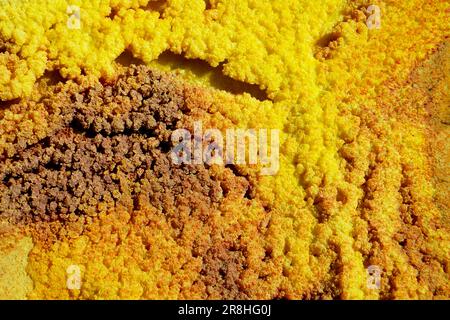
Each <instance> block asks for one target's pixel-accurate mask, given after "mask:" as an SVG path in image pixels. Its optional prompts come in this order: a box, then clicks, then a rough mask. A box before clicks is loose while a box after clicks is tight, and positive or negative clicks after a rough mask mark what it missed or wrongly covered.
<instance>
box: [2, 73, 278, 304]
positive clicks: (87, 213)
mask: <svg viewBox="0 0 450 320" xmlns="http://www.w3.org/2000/svg"><path fill="white" fill-rule="evenodd" d="M191 92H192V90H190V89H189V90H185V88H184V87H183V86H182V85H181V84H180V83H179V82H177V81H175V79H173V78H172V77H171V76H169V75H163V74H160V73H158V72H156V71H153V70H151V69H148V68H146V67H143V66H139V67H136V66H131V67H130V68H126V69H125V70H124V73H123V74H122V75H120V76H119V77H118V79H117V80H116V81H114V82H112V83H100V82H96V83H94V84H92V83H90V84H89V85H88V86H87V87H83V84H81V85H75V84H67V85H65V86H63V87H62V88H59V92H58V94H57V95H55V97H56V98H54V99H52V98H51V97H50V98H44V99H43V101H44V102H43V103H44V104H46V110H48V111H49V112H48V114H47V115H46V117H47V118H50V119H47V121H48V123H52V124H53V126H51V127H50V128H47V129H46V134H44V135H43V136H42V137H36V136H35V135H31V136H29V137H28V139H26V138H24V137H20V136H19V137H18V136H15V137H14V134H15V133H16V132H14V131H12V132H11V136H10V138H9V140H10V141H12V143H10V144H7V145H6V147H5V148H4V153H3V158H2V161H1V162H0V174H1V176H0V179H1V181H2V184H1V185H0V194H1V202H0V217H1V218H2V219H3V220H7V221H8V222H9V223H12V224H14V225H22V226H26V227H27V228H29V229H30V230H31V231H30V232H31V235H32V236H33V238H34V240H35V241H37V242H38V243H41V245H42V248H44V250H49V249H50V248H51V246H52V243H56V242H57V241H69V242H70V241H72V240H71V239H76V238H78V237H79V236H81V235H83V234H84V235H88V237H94V238H96V237H97V236H96V235H94V234H92V233H91V232H90V231H89V230H91V227H89V225H90V224H92V223H94V222H93V221H95V220H96V219H97V218H99V217H101V216H102V215H103V213H108V212H110V213H111V212H112V211H114V210H119V211H123V210H125V211H126V212H130V213H132V212H141V213H142V212H147V213H146V215H148V218H149V217H151V216H152V215H154V214H155V212H156V214H157V215H159V216H161V217H163V219H164V221H165V223H167V224H168V225H169V226H170V230H171V234H172V236H173V237H174V239H175V241H177V242H179V244H180V246H182V247H185V248H187V249H188V250H191V251H192V257H191V259H199V258H200V259H201V260H202V264H201V268H200V269H199V273H198V277H199V278H198V279H197V281H196V282H195V285H194V287H195V288H202V289H201V292H202V293H201V294H202V296H203V297H204V298H207V297H210V298H220V299H222V298H225V299H236V298H240V299H243V298H250V297H251V296H252V294H254V293H252V290H251V289H249V288H248V287H244V286H243V283H242V281H243V280H242V277H243V274H244V272H246V266H247V264H248V262H247V260H248V259H249V258H250V255H251V254H252V253H251V252H250V251H249V250H250V249H249V248H248V246H249V245H248V244H245V243H246V241H244V242H242V241H237V240H236V239H239V238H240V237H241V236H243V235H244V230H245V229H248V228H249V227H250V228H251V229H252V228H253V231H251V232H252V233H253V234H254V235H253V237H252V240H251V241H252V242H255V241H256V242H262V241H261V236H262V235H261V234H260V231H262V230H261V229H259V228H257V227H251V226H248V227H241V226H234V227H233V229H234V231H233V232H231V233H227V232H224V230H223V228H224V227H218V225H217V219H218V216H217V215H218V212H220V211H219V209H220V207H221V206H222V205H223V204H224V203H229V202H230V201H231V202H233V201H236V200H237V201H242V199H244V195H245V194H247V193H248V191H249V190H250V188H251V186H250V182H249V181H248V180H247V178H246V177H245V176H240V175H239V174H238V172H237V171H236V170H232V169H230V168H223V169H221V170H219V171H217V170H216V169H214V168H212V167H207V166H205V165H175V164H173V162H172V160H171V159H170V154H169V151H170V150H171V148H172V145H171V143H170V135H171V133H172V131H173V130H174V129H175V128H177V127H179V126H181V125H182V124H185V123H188V122H192V121H191V120H189V118H190V117H191V116H190V114H191V111H193V110H190V109H192V108H196V106H195V105H193V104H192V102H189V101H193V100H192V99H188V98H187V97H186V96H185V95H186V94H189V93H191ZM197 92H198V91H197ZM52 94H54V93H53V92H52ZM187 102H189V103H187ZM14 108H16V112H17V110H18V109H20V108H21V109H22V115H24V114H26V113H27V112H29V111H28V110H27V109H26V106H25V105H22V106H17V105H16V106H14V107H13V109H14ZM19 114H20V113H19ZM192 114H201V112H200V113H199V112H198V111H196V112H192ZM26 117H27V116H23V117H22V118H26ZM52 118H55V121H53V120H52ZM3 120H4V119H3ZM19 126H20V124H19ZM17 133H18V135H19V134H20V133H19V132H17ZM246 201H250V200H246ZM261 212H263V211H261ZM137 215H138V214H137ZM191 225H195V226H196V228H197V229H199V230H201V231H202V232H201V233H200V234H198V233H197V232H196V233H194V234H192V233H191V231H189V230H188V228H187V226H191ZM258 234H259V235H258ZM236 237H237V238H236ZM187 239H190V240H187ZM186 241H188V243H185V242H186ZM260 245H261V244H258V246H260ZM39 246H40V245H39ZM256 250H259V249H256ZM266 263H270V261H267V262H266ZM264 281H266V280H264ZM256 285H257V283H254V284H252V286H251V287H253V286H256Z"/></svg>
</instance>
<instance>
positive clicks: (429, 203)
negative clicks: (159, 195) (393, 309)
mask: <svg viewBox="0 0 450 320" xmlns="http://www.w3.org/2000/svg"><path fill="white" fill-rule="evenodd" d="M425 3H426V4H425ZM372 4H376V5H378V6H379V7H380V9H381V13H382V15H381V28H380V29H371V30H370V29H369V28H368V27H367V25H366V21H367V19H368V17H369V16H370V12H368V11H367V7H369V5H372ZM68 5H76V6H78V7H79V8H80V9H81V10H80V23H81V25H80V29H70V28H68V26H67V21H68V18H69V17H70V13H67V7H68ZM418 8H420V10H418ZM448 21H449V6H448V3H446V2H445V1H433V2H425V1H421V0H412V1H374V2H369V1H359V0H358V1H352V2H348V1H339V0H326V1H308V0H304V1H303V0H296V1H291V0H280V1H270V0H247V1H243V0H224V1H220V0H210V1H204V0H191V1H184V0H167V1H158V0H157V1H148V0H141V1H138V0H111V1H106V0H105V1H80V0H78V1H77V0H73V1H62V0H57V1H41V0H36V1H13V0H11V1H5V0H0V100H1V101H5V102H6V101H10V100H14V99H20V100H26V99H31V98H36V95H37V93H36V92H37V91H39V90H38V89H39V79H41V78H42V77H45V76H47V75H48V74H49V73H51V72H56V73H59V75H60V76H61V77H62V78H64V79H75V80H76V79H81V78H82V77H83V76H84V75H87V76H89V77H93V78H102V79H113V78H114V77H115V75H116V73H117V66H118V61H119V60H120V57H121V56H123V55H124V54H126V52H128V53H129V54H130V55H131V56H133V58H135V59H138V60H140V61H142V62H143V63H144V64H147V65H151V66H153V67H155V68H159V69H161V70H165V71H174V72H176V73H177V74H178V75H180V77H182V78H184V79H185V81H187V82H189V83H194V84H195V86H198V87H200V88H202V89H199V90H200V91H201V92H202V94H203V95H204V96H201V97H200V98H198V99H199V100H200V102H199V103H204V104H205V105H207V107H205V108H207V110H208V115H207V116H205V115H201V117H202V118H204V121H205V126H206V124H208V126H210V127H214V128H219V129H226V128H227V127H236V128H272V129H279V130H280V131H281V136H280V142H281V147H280V170H279V172H278V174H277V175H276V176H266V177H261V176H258V175H257V174H256V172H255V171H254V170H253V169H252V168H246V167H242V168H240V170H241V172H242V173H245V174H246V175H248V176H250V177H251V179H252V181H254V182H255V185H256V191H255V193H256V196H255V199H256V200H257V201H258V203H257V204H253V205H250V204H249V202H248V201H246V200H242V199H241V198H239V196H236V199H232V200H229V201H228V202H226V203H224V204H222V206H221V207H220V208H218V210H219V212H222V213H223V215H220V214H218V217H217V219H218V220H217V224H218V225H220V226H222V227H221V228H223V230H224V232H225V233H229V234H230V235H233V236H234V235H236V237H238V235H239V236H240V237H242V239H243V240H242V242H243V243H245V244H246V245H247V246H248V252H249V256H250V258H248V259H249V260H248V261H250V262H249V264H250V265H249V266H248V269H249V270H248V271H247V272H246V273H245V274H244V275H243V276H242V279H241V285H242V287H244V288H246V290H247V297H248V298H258V299H271V298H275V297H286V298H290V299H314V298H328V299H332V298H342V299H379V298H383V299H428V298H441V299H449V298H450V211H449V197H448V189H449V183H448V163H449V160H450V152H449V147H448V141H449V138H450V132H449V127H448V123H449V122H448V118H449V106H450V98H449V88H448V87H449V83H450V81H449V78H448V76H449V74H450V72H449V71H450V45H449V44H448V36H449V34H450V28H449V25H448ZM124 52H125V53H124ZM164 57H166V58H164ZM167 57H172V58H167ZM186 59H199V60H202V61H204V62H206V63H207V64H202V63H201V62H199V61H198V60H195V61H196V62H194V61H191V60H186ZM233 81H235V82H233ZM231 82H232V83H233V85H237V86H239V84H241V86H242V87H243V88H251V89H248V90H242V91H248V92H247V93H245V92H244V93H242V92H240V93H239V94H235V92H231V93H230V92H225V91H224V90H218V89H230V90H228V91H232V90H231V87H230V83H231ZM251 85H253V86H251ZM203 90H204V91H203ZM255 92H256V93H255ZM261 92H263V93H264V95H263V98H262V99H261V98H260V97H258V99H257V98H255V96H256V95H257V93H261ZM5 105H6V104H5ZM34 111H35V113H34V114H33V115H32V116H30V119H28V124H27V125H24V127H23V128H20V130H19V131H20V132H22V133H23V134H24V135H27V134H28V133H27V131H30V132H33V134H35V135H37V136H39V135H40V134H41V132H43V131H45V125H44V124H45V123H46V121H47V120H45V117H46V115H45V110H40V109H36V110H34ZM21 116H22V115H16V114H13V113H12V112H9V111H8V109H7V107H1V109H0V134H1V135H0V144H1V145H6V144H7V143H10V142H11V141H9V140H8V139H9V138H8V137H9V135H8V133H10V132H12V131H14V130H16V129H17V124H16V123H19V122H20V123H21V124H22V125H23V123H24V122H23V119H19V118H20V117H21ZM30 134H31V133H30ZM263 207H264V208H265V210H266V212H265V211H264V210H263ZM267 208H270V210H268V209H267ZM267 210H268V212H269V213H267ZM0 214H1V213H0ZM264 219H268V220H270V223H268V224H267V231H266V232H265V233H264V235H258V236H255V234H258V232H257V229H258V227H257V225H258V224H259V223H261V221H263V220H264ZM143 225H145V226H148V228H145V227H143ZM185 228H186V229H187V230H191V231H188V233H189V234H191V235H192V238H194V237H195V234H196V232H198V230H196V228H197V226H195V225H186V226H185ZM237 229H239V230H237ZM205 230H206V229H205ZM68 232H69V233H70V231H68ZM171 232H173V230H172V229H171V225H170V224H168V223H167V221H165V220H164V219H162V218H160V217H159V216H157V215H154V213H151V212H140V213H139V214H137V215H136V216H133V217H131V214H130V213H129V212H121V211H120V210H117V211H116V212H113V213H111V214H109V215H107V214H105V215H104V216H103V215H102V216H101V217H99V218H98V219H97V220H95V219H94V220H93V221H92V223H91V224H90V225H89V228H88V230H86V231H85V232H84V233H83V235H82V236H81V237H79V238H76V239H70V240H67V239H66V240H61V241H57V242H56V243H55V244H52V245H51V246H50V247H48V246H46V245H44V244H42V243H40V242H39V241H38V240H35V241H34V246H33V247H32V249H31V251H30V253H29V255H28V260H27V263H25V262H24V257H25V256H26V253H24V252H28V249H29V247H31V245H30V244H31V239H30V238H25V239H26V240H21V241H22V242H20V243H19V244H18V246H19V247H20V248H19V249H17V253H4V254H3V253H2V254H1V255H2V256H0V268H6V267H4V266H5V265H6V264H7V262H5V261H10V260H14V261H16V262H14V264H15V266H16V268H18V269H20V270H21V272H22V273H23V274H25V271H26V273H27V274H28V276H29V277H30V278H31V279H32V281H33V284H34V285H33V288H32V289H31V286H30V283H29V281H28V280H29V279H28V280H27V279H26V277H25V278H24V279H25V280H23V281H21V282H20V284H17V283H16V284H11V283H10V281H11V279H6V278H8V276H5V274H6V275H7V274H8V271H4V270H2V269H0V298H10V297H11V296H10V293H8V292H9V291H8V290H12V289H3V288H6V287H7V286H10V288H13V287H14V288H15V286H18V285H19V286H21V288H20V289H18V291H17V296H18V297H21V298H22V297H24V296H25V293H24V292H26V293H27V294H26V295H27V297H28V298H31V299H36V298H52V299H57V298H84V299H93V298H136V299H138V298H143V299H149V298H150V299H157V298H159V299H166V298H168V299H177V298H187V299H189V298H194V299H197V298H198V299H200V298H208V297H209V298H211V297H212V298H215V296H214V295H213V294H210V295H208V294H207V289H205V288H203V287H202V286H201V285H198V283H197V282H196V280H198V273H199V271H200V270H201V263H202V262H201V258H198V257H196V258H193V257H192V256H191V255H190V254H189V253H186V250H185V249H186V248H185V247H183V243H181V244H180V243H179V242H176V241H174V240H173V238H172V237H171V236H170V235H171ZM0 235H1V234H0ZM190 244H192V241H191V240H189V239H188V240H185V246H187V247H189V246H190ZM149 248H150V249H149ZM265 252H270V257H271V258H270V259H271V263H270V264H267V265H266V264H262V263H261V262H260V261H261V260H262V259H263V258H264V254H265ZM71 264H77V265H80V266H82V274H83V278H82V279H83V287H82V289H81V290H75V291H73V290H72V291H71V290H68V289H67V288H66V269H67V266H69V265H71ZM370 265H377V266H380V267H381V269H382V279H381V289H380V290H371V289H370V288H368V287H367V271H366V268H367V267H368V266H370ZM254 270H257V271H254ZM262 274H263V275H265V277H266V280H261V278H263V277H262V276H261V275H262ZM14 276H15V275H14ZM258 276H259V278H258ZM257 284H260V285H257ZM14 290H15V289H14Z"/></svg>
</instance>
